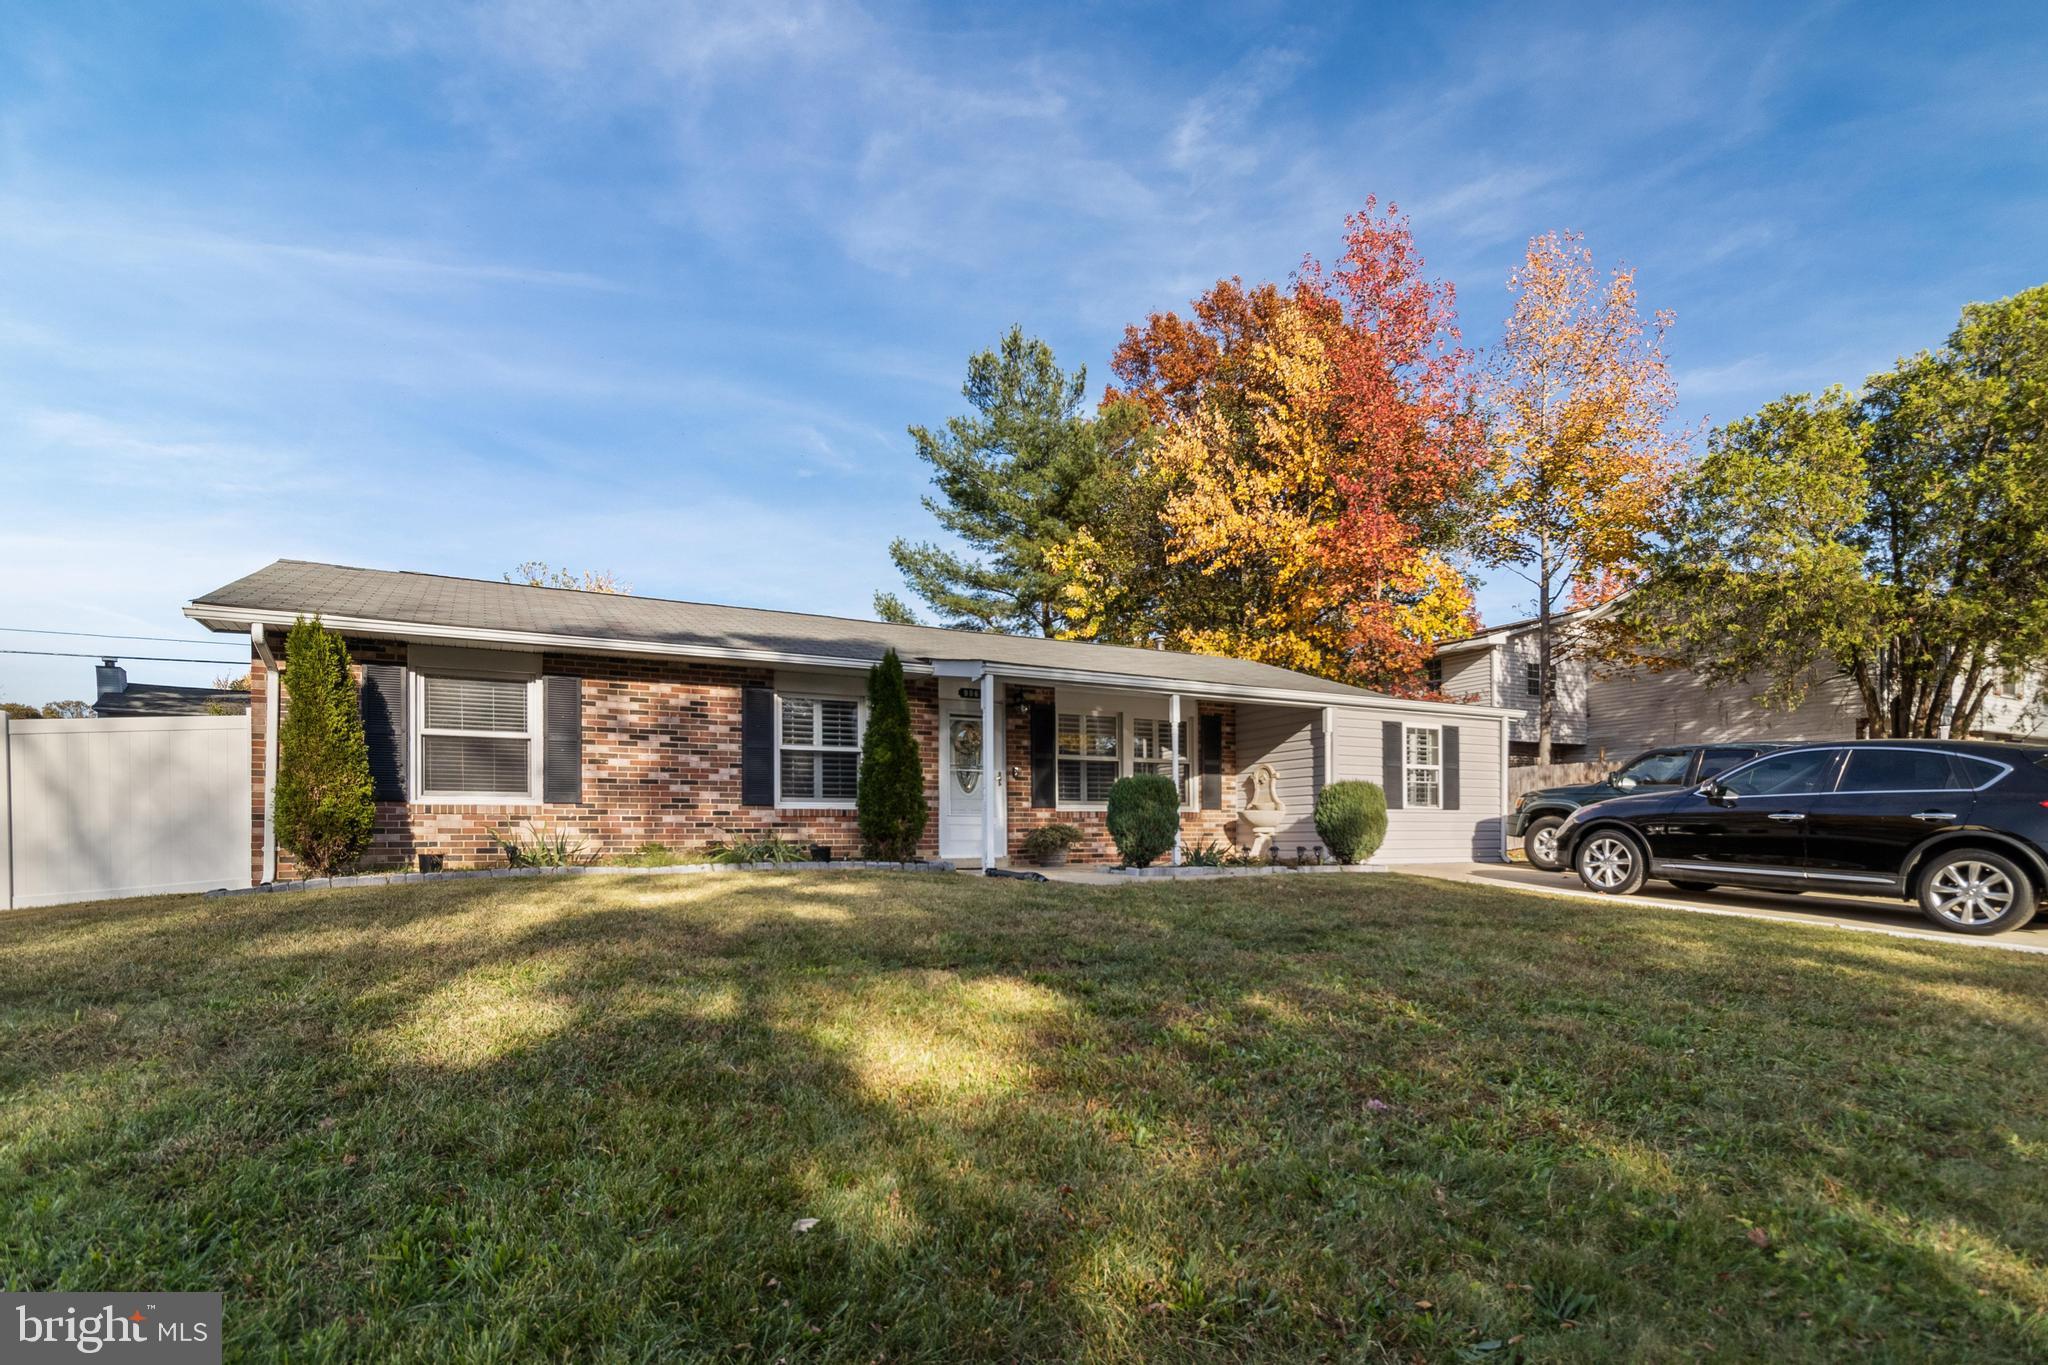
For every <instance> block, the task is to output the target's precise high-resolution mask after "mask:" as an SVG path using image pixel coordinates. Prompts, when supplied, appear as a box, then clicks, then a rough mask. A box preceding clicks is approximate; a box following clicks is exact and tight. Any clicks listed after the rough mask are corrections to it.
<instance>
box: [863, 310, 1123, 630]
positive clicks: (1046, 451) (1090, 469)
mask: <svg viewBox="0 0 2048 1365" xmlns="http://www.w3.org/2000/svg"><path fill="white" fill-rule="evenodd" d="M1087 382H1088V372H1087V370H1086V369H1085V368H1084V369H1080V370H1076V371H1074V373H1072V374H1071V375H1069V374H1068V373H1067V372H1066V371H1064V370H1062V369H1061V368H1060V367H1059V364H1058V362H1057V361H1056V360H1055V359H1054V358H1053V353H1052V348H1051V347H1049V346H1047V345H1046V344H1045V343H1044V342H1042V341H1038V340H1035V339H1033V338H1030V337H1026V336H1025V335H1024V331H1023V329H1022V328H1020V327H1012V328H1011V329H1010V331H1009V334H1008V335H1006V336H1005V337H1004V338H1003V339H1002V341H1001V343H999V344H998V346H997V348H996V349H995V350H992V351H983V352H981V353H980V354H978V355H975V356H972V357H970V358H969V359H968V362H967V382H966V383H965V384H964V385H963V386H962V387H961V392H962V393H963V394H964V395H965V396H966V398H967V401H968V404H969V405H970V406H971V407H972V408H973V409H974V411H973V412H972V413H971V414H969V415H966V416H961V417H954V418H952V419H950V420H948V421H947V423H946V425H945V427H944V429H943V430H940V431H933V430H932V429H931V428H929V427H922V426H917V427H912V428H911V429H910V435H911V438H912V439H913V440H914V441H916V442H917V453H918V456H919V458H921V459H923V460H924V461H925V462H926V463H927V464H929V465H930V466H931V467H932V482H933V483H934V484H935V485H936V486H937V490H938V491H937V493H936V494H935V495H931V496H927V497H926V498H925V499H924V505H925V507H926V508H927V509H928V510H929V511H930V512H931V514H932V515H933V516H934V517H936V518H938V521H939V525H940V526H942V527H944V528H945V529H946V530H947V531H948V532H950V533H952V534H953V535H954V536H957V537H958V538H959V539H960V540H961V541H962V542H964V543H965V545H966V547H967V552H966V553H958V552H955V551H953V550H950V549H947V548H945V547H943V546H940V545H935V544H931V543H912V542H910V541H907V540H902V539H898V540H896V541H895V542H894V543H893V544H891V545H890V546H889V557H890V558H891V559H892V560H894V561H895V564H896V568H897V570H898V571H899V572H901V573H902V575H903V579H904V581H905V582H906V583H907V584H908V585H909V586H910V590H911V591H912V592H913V593H914V594H916V595H917V596H918V597H919V598H922V599H923V600H924V601H925V602H926V603H928V604H930V606H931V608H932V610H933V611H934V612H936V613H937V614H938V617H939V620H940V623H941V624H943V625H948V626H954V627H964V628H968V629H973V630H994V631H1003V632H1007V633H1010V634H1024V635H1048V636H1050V635H1060V634H1064V633H1066V630H1067V618H1066V615H1065V612H1064V610H1063V603H1064V601H1065V598H1066V596H1067V594H1066V587H1067V585H1068V581H1069V577H1070V576H1069V575H1068V574H1067V573H1065V572H1063V571H1061V569H1059V568H1058V567H1057V566H1056V565H1055V564H1054V562H1053V554H1054V552H1055V550H1056V549H1057V548H1058V547H1059V546H1061V545H1063V544H1065V543H1066V542H1067V541H1069V540H1070V539H1071V538H1072V537H1073V535H1074V533H1075V531H1076V530H1077V529H1078V527H1079V526H1080V525H1081V523H1082V521H1083V519H1084V518H1085V516H1086V511H1087V508H1088V507H1089V505H1090V503H1091V501H1092V500H1093V498H1094V497H1095V496H1096V495H1097V486H1098V484H1099V483H1100V481H1101V480H1102V478H1103V477H1104V475H1105V472H1106V470H1107V468H1108V467H1109V466H1110V465H1112V464H1113V463H1114V460H1115V451H1114V449H1113V443H1114V437H1113V432H1115V431H1119V430H1125V429H1126V428H1128V426H1130V425H1131V424H1129V423H1123V422H1119V421H1115V420H1111V421H1110V422H1108V423H1107V424H1106V425H1105V424H1104V423H1103V422H1099V421H1098V419H1097V418H1096V417H1095V416H1094V415H1092V414H1091V413H1089V412H1088V411H1087V407H1086V391H1087ZM882 596H887V595H882ZM888 600H890V601H892V602H893V601H895V599H894V598H893V597H889V598H888ZM897 605H899V606H900V605H901V604H900V603H898V604H897ZM876 609H877V611H878V612H879V611H881V610H883V607H882V600H881V597H878V599H877V602H876ZM884 619H892V618H889V617H886V616H885V617H884Z"/></svg>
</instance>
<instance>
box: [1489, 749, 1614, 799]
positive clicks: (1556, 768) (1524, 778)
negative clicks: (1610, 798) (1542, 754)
mask: <svg viewBox="0 0 2048 1365" xmlns="http://www.w3.org/2000/svg"><path fill="white" fill-rule="evenodd" d="M1620 766H1621V764H1620V763H1617V762H1614V761H1611V760H1610V761H1607V762H1600V763H1545V764H1543V765H1541V766H1540V767H1539V766H1538V765H1536V764H1533V763H1532V764H1530V765H1529V766H1527V767H1525V768H1509V769H1508V801H1509V803H1510V804H1512V803H1513V802H1514V801H1516V800H1517V799H1519V798H1520V797H1521V795H1522V793H1524V792H1533V791H1540V790H1541V789H1543V788H1544V787H1570V786H1576V785H1577V784H1579V783H1581V782H1598V781H1599V780H1600V779H1601V778H1603V777H1605V776H1607V775H1608V774H1609V773H1611V772H1613V771H1614V770H1615V769H1616V768H1619V767H1620Z"/></svg>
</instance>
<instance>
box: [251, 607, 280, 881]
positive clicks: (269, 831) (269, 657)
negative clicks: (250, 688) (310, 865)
mask: <svg viewBox="0 0 2048 1365" xmlns="http://www.w3.org/2000/svg"><path fill="white" fill-rule="evenodd" d="M249 643H250V644H252V645H254V646H255V648H256V657H257V658H258V659H261V660H262V661H263V880H264V881H266V882H274V881H276V880H277V820H276V818H275V815H274V806H275V803H276V799H277V719H278V716H279V715H280V714H281V708H280V707H279V705H278V693H279V692H280V691H281V690H282V689H281V686H280V684H281V682H282V680H283V670H281V669H280V668H278V666H277V656H276V655H274V654H272V653H271V652H270V641H269V640H268V639H266V638H264V634H263V627H262V626H250V627H249Z"/></svg>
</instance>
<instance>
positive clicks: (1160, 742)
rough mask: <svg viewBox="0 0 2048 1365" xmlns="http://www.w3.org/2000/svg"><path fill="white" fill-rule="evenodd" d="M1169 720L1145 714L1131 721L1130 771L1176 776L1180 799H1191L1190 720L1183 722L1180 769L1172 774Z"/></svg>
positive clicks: (1181, 725) (1180, 734) (1183, 800)
mask: <svg viewBox="0 0 2048 1365" xmlns="http://www.w3.org/2000/svg"><path fill="white" fill-rule="evenodd" d="M1171 728H1172V727H1171V724H1170V722H1167V721H1164V720H1148V719H1146V718H1144V717H1142V716H1141V717H1139V718H1138V719H1136V720H1134V721H1132V722H1131V771H1132V772H1133V773H1157V774H1159V775H1160V776H1161V777H1174V778H1175V779H1176V780H1177V781H1178V782H1179V784H1180V799H1181V801H1182V803H1183V804H1185V803H1186V801H1187V799H1188V764H1189V760H1190V758H1191V755H1190V754H1189V753H1188V723H1187V722H1186V721H1182V722H1181V723H1180V733H1179V739H1180V771H1179V772H1178V773H1177V774H1175V773H1169V772H1168V771H1167V763H1168V762H1169V761H1170V760H1169V758H1168V754H1169V751H1170V750H1171V748H1172V745H1171V744H1170V742H1169V741H1170V739H1171V738H1172V734H1171Z"/></svg>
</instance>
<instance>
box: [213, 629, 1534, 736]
mask: <svg viewBox="0 0 2048 1365" xmlns="http://www.w3.org/2000/svg"><path fill="white" fill-rule="evenodd" d="M184 614H185V615H186V616H188V617H190V618H191V619H192V620H195V621H199V622H201V623H204V622H206V621H208V620H215V621H234V622H237V623H242V624H247V625H248V626H250V627H251V628H252V629H253V628H254V627H255V626H258V625H270V626H283V627H289V626H290V625H291V624H292V623H293V622H294V621H295V620H297V619H298V617H299V616H301V615H303V614H304V613H301V612H284V611H267V610H264V611H255V610H249V609H246V608H242V607H211V606H206V605H203V604H201V603H197V602H193V603H188V604H187V605H186V606H185V609H184ZM320 622H321V624H322V625H324V626H326V627H327V628H328V629H330V630H338V631H341V632H343V633H344V634H351V635H377V636H383V637H385V638H388V639H404V640H451V641H456V642H459V643H463V644H472V645H474V644H485V645H499V646H507V645H509V646H515V647H519V648H524V649H534V650H555V651H558V652H562V653H570V654H631V655H651V656H655V657H669V658H685V659H706V660H714V661H721V662H731V661H733V660H739V661H741V662H745V663H762V664H776V665H780V666H784V667H790V668H848V669H860V670H862V671H866V670H867V669H868V668H869V667H871V666H872V664H873V660H869V659H849V658H847V657H846V656H845V655H842V654H802V653H796V652H793V651H788V650H774V649H748V648H738V647H734V646H728V645H697V644H670V643H665V642H662V641H654V640H613V639H606V638H604V637H602V636H592V635H549V634H545V633H542V632H539V631H519V630H495V629H490V628H486V627H480V626H443V625H422V624H420V623H418V622H410V621H386V620H378V619H375V618H371V617H362V616H324V615H323V616H322V617H321V618H320ZM1160 657H1161V658H1162V659H1166V658H1171V657H1173V656H1171V655H1167V654H1162V655H1161V656H1160ZM985 669H1001V670H1002V674H1003V678H1004V681H1006V682H1013V683H1015V682H1024V683H1071V684H1073V685H1074V686H1077V687H1102V688H1124V689H1133V690H1138V691H1149V692H1164V691H1167V690H1169V689H1178V690H1179V691H1180V692H1182V693H1183V694H1185V695H1187V696H1192V697H1210V698H1215V699H1218V700H1223V701H1249V702H1274V703H1277V704H1280V705H1287V706H1353V707H1365V708H1369V709H1372V710H1377V711H1386V710H1392V711H1418V712H1422V713H1424V714H1429V715H1445V714H1455V715H1464V716H1471V715H1512V714H1513V712H1512V710H1511V709H1509V708H1506V707H1488V706H1468V705H1465V704H1463V703H1459V702H1440V701H1411V700H1409V699H1407V698H1405V697H1386V696H1381V695H1379V694H1378V693H1373V692H1362V691H1361V692H1359V693H1358V694H1357V695H1355V696H1351V695H1345V694H1343V693H1329V692H1318V691H1311V690H1308V689H1302V688H1287V687H1262V686H1245V685H1242V684H1237V683H1210V682H1194V681H1191V680H1187V679H1180V678H1175V677H1173V676H1171V675H1170V674H1165V675H1161V674H1135V673H1108V672H1103V671H1101V670H1098V669H1082V668H1056V667H1045V666H1039V665H1032V664H1009V663H1004V662H1002V661H1000V660H993V659H991V660H978V659H975V658H974V657H973V656H972V655H968V656H964V658H943V659H931V660H914V659H905V660H904V661H903V671H904V672H905V673H915V674H937V675H939V676H941V677H974V676H977V675H978V674H979V673H980V672H982V671H983V670H985Z"/></svg>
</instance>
